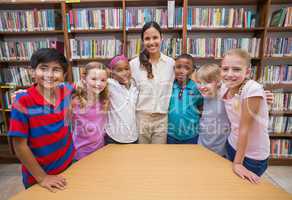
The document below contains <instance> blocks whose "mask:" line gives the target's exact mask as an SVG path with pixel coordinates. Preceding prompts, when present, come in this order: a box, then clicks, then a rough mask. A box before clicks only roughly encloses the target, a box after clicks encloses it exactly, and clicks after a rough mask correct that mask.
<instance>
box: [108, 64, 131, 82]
mask: <svg viewBox="0 0 292 200" xmlns="http://www.w3.org/2000/svg"><path fill="white" fill-rule="evenodd" d="M112 77H113V79H115V80H117V81H118V82H119V83H120V84H122V85H128V84H129V82H130V79H131V70H130V66H129V63H128V62H127V61H124V60H120V61H119V62H117V63H116V64H115V66H114V67H113V70H112Z"/></svg>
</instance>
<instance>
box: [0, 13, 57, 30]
mask: <svg viewBox="0 0 292 200" xmlns="http://www.w3.org/2000/svg"><path fill="white" fill-rule="evenodd" d="M56 29H62V15H61V12H60V10H58V9H45V10H39V9H34V10H1V11H0V31H3V32H6V31H8V32H12V31H51V30H56Z"/></svg>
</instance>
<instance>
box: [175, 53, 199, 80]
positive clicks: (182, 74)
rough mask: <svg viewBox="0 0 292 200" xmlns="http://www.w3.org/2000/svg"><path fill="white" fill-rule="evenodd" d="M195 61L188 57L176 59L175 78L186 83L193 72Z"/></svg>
mask: <svg viewBox="0 0 292 200" xmlns="http://www.w3.org/2000/svg"><path fill="white" fill-rule="evenodd" d="M193 71H194V69H193V61H192V60H190V59H186V58H180V59H177V60H176V61H175V68H174V73H175V79H176V80H177V82H179V83H186V81H187V80H188V79H189V78H190V76H191V74H192V73H193Z"/></svg>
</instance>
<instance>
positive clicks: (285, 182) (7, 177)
mask: <svg viewBox="0 0 292 200" xmlns="http://www.w3.org/2000/svg"><path fill="white" fill-rule="evenodd" d="M20 170H21V168H20V165H19V164H0V200H6V199H9V198H10V197H11V196H13V195H15V194H16V193H18V192H20V191H22V190H24V188H23V186H22V182H21V175H20ZM264 176H265V177H266V178H267V179H268V180H270V181H271V183H272V184H274V185H276V186H277V187H282V188H284V190H286V191H287V192H289V193H290V194H292V167H291V166H290V167H286V166H270V167H269V168H268V170H267V172H266V173H265V175H264Z"/></svg>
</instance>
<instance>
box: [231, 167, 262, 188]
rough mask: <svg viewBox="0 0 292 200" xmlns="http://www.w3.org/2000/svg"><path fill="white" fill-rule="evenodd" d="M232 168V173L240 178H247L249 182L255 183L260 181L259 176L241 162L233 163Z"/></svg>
mask: <svg viewBox="0 0 292 200" xmlns="http://www.w3.org/2000/svg"><path fill="white" fill-rule="evenodd" d="M232 169H233V171H234V173H235V174H236V175H238V176H239V177H240V178H242V179H247V180H248V181H250V182H251V183H255V184H257V183H259V182H260V177H259V176H258V175H256V174H255V173H253V172H252V171H249V170H248V169H246V168H245V167H244V166H243V165H242V164H238V163H233V166H232Z"/></svg>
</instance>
